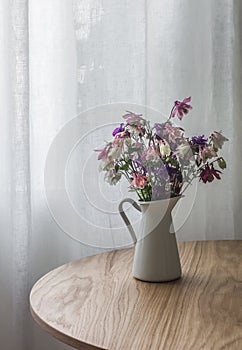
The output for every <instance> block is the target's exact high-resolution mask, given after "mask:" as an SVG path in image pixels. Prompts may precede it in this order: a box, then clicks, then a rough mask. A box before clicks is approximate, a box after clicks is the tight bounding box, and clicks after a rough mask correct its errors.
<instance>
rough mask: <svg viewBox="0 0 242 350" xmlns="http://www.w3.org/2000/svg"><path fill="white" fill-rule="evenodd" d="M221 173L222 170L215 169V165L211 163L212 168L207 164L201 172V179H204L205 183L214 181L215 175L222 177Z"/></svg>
mask: <svg viewBox="0 0 242 350" xmlns="http://www.w3.org/2000/svg"><path fill="white" fill-rule="evenodd" d="M219 174H221V171H219V170H215V169H214V167H213V165H211V168H210V167H209V165H208V164H206V165H205V168H204V169H203V170H202V171H201V173H200V181H201V180H202V181H203V183H206V182H212V181H213V180H214V177H216V178H217V179H218V180H220V179H221V177H220V175H219Z"/></svg>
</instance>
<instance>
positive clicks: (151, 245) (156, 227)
mask: <svg viewBox="0 0 242 350" xmlns="http://www.w3.org/2000/svg"><path fill="white" fill-rule="evenodd" d="M180 198H181V196H179V197H174V198H169V199H162V200H157V201H151V202H139V204H138V203H136V202H135V201H134V200H133V199H131V198H125V199H124V200H122V201H121V203H120V204H119V212H120V215H121V216H122V218H123V220H124V222H125V224H126V225H127V228H128V230H129V232H130V234H131V236H132V239H133V241H134V243H135V253H134V262H133V276H134V277H136V278H138V279H140V280H143V281H147V282H165V281H172V280H175V279H178V278H180V277H181V264H180V258H179V253H178V249H177V241H176V235H175V233H174V229H173V224H172V216H171V212H172V209H173V208H174V207H175V205H176V203H177V201H178V200H179V199H180ZM125 202H128V203H131V204H132V205H133V207H134V208H136V209H137V210H139V211H141V212H142V219H141V225H140V232H139V235H137V234H136V233H135V232H134V229H133V227H132V226H131V224H130V221H129V219H128V218H127V216H126V214H125V213H124V210H123V204H124V203H125ZM171 232H173V233H171Z"/></svg>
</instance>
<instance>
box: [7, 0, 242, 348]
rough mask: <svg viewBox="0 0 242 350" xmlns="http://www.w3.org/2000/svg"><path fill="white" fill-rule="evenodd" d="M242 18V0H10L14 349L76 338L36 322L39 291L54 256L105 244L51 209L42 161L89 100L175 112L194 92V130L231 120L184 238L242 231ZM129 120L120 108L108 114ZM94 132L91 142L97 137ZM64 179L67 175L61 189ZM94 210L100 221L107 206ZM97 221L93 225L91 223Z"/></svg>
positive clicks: (10, 338)
mask: <svg viewBox="0 0 242 350" xmlns="http://www.w3.org/2000/svg"><path fill="white" fill-rule="evenodd" d="M241 18H242V5H241V3H240V1H239V0H237V1H232V0H231V1H227V0H221V1H216V0H213V1H211V0H206V1H193V0H185V1H184V0H162V1H157V0H151V1H145V0H142V1H132V2H127V1H123V2H112V1H108V0H102V1H97V0H88V1H87V0H85V1H84V0H74V1H69V0H64V1H63V0H52V1H48V0H42V1H37V0H29V1H27V0H12V1H7V0H3V1H1V2H0V26H1V30H0V46H1V47H0V70H1V72H0V89H1V90H0V106H1V107H0V118H1V128H0V132H1V137H0V144H1V148H0V149H1V152H0V156H1V164H2V170H1V176H0V186H1V188H0V191H1V201H0V203H1V210H0V215H1V244H0V278H1V283H0V343H1V345H2V346H3V347H4V348H6V349H10V350H11V349H17V348H18V349H19V350H26V349H31V350H37V349H43V348H46V349H65V348H68V347H67V346H65V345H62V344H60V343H59V342H57V341H55V340H54V339H52V338H51V337H49V336H48V335H46V334H45V333H43V332H42V331H41V330H40V329H39V327H38V326H36V325H35V324H34V322H33V321H32V319H31V317H30V315H29V311H28V293H29V290H30V288H31V285H32V284H33V283H34V282H35V281H36V280H37V279H38V278H39V277H40V276H41V275H43V274H44V273H46V272H47V271H49V270H51V269H52V268H54V267H55V266H58V265H60V264H62V263H64V262H66V261H68V260H71V259H76V258H79V257H81V256H84V255H89V254H95V253H98V252H101V251H102V249H98V248H91V247H88V246H85V245H82V244H80V243H78V242H76V241H74V240H72V239H71V238H70V237H69V236H68V235H66V234H65V233H64V232H63V230H62V229H61V228H60V227H59V226H58V225H57V223H56V222H55V221H54V219H53V217H52V215H51V214H50V211H49V209H48V206H47V203H46V199H45V194H44V165H45V159H46V156H47V154H48V150H49V148H50V146H51V144H52V141H53V140H54V138H55V136H56V135H57V134H58V132H60V130H62V128H63V127H64V125H65V124H66V123H67V122H69V121H71V120H72V119H73V118H74V117H75V116H76V115H78V114H79V113H80V112H82V111H84V110H86V109H88V108H92V107H95V106H97V105H103V104H109V103H119V102H123V103H124V109H125V105H130V104H140V105H148V106H150V107H152V108H154V109H156V110H159V111H161V112H162V114H163V115H165V114H168V113H169V108H170V106H171V104H172V103H173V101H174V100H175V99H182V98H183V97H185V96H189V95H192V102H193V106H194V109H193V112H192V113H191V115H190V116H189V117H187V118H186V119H185V118H184V123H183V125H184V127H185V129H186V130H187V131H188V133H189V134H198V133H201V132H204V133H206V132H209V131H210V130H218V129H222V130H223V133H224V134H225V135H226V136H227V137H228V138H229V139H230V142H229V143H227V144H226V147H225V151H224V156H225V158H226V159H227V160H228V168H227V169H226V170H225V171H224V175H223V178H222V180H221V182H217V183H216V184H215V183H214V184H212V185H211V186H209V185H208V186H204V185H202V184H199V186H198V192H197V196H196V200H195V205H194V206H193V208H192V211H191V214H190V216H189V217H188V219H187V221H186V222H185V224H184V225H183V226H182V228H181V229H180V230H179V231H178V233H177V236H178V239H180V240H188V239H195V240H197V239H235V238H236V239H241V238H242V233H241V224H242V222H241V221H242V217H241V215H240V205H241V198H242V193H241V192H242V187H241V184H240V176H241V170H242V169H241V167H242V162H241V160H242V150H241V144H240V135H241V133H242V118H241V115H240V113H241V104H242V102H241V87H242V69H241V68H242V63H241V58H242V54H241V52H242V51H241V48H242V45H241V41H242V39H241V38H242V27H241ZM137 108H139V107H137ZM81 118H82V114H81V115H80V117H79V121H80V123H79V126H80V128H81V127H82V126H83V128H84V127H85V128H86V129H87V130H89V129H90V130H92V129H94V128H95V127H96V124H95V120H93V118H88V117H86V116H85V114H83V119H81ZM119 120H120V115H118V114H116V115H115V114H114V115H113V116H112V117H110V120H109V121H110V122H119ZM98 123H99V121H97V124H98ZM106 132H107V129H104V132H103V138H105V137H106ZM94 135H95V134H94ZM101 136H102V135H99V136H98V137H99V138H98V139H97V141H98V142H100V141H99V140H101V138H102V137H101ZM88 140H89V141H88V142H87V144H86V145H85V147H86V148H85V151H87V150H88V149H89V148H91V147H93V142H94V141H95V140H94V141H93V140H92V139H91V138H90V139H88ZM98 142H97V143H98ZM94 143H95V142H94ZM97 146H99V145H97ZM88 155H89V154H88ZM56 157H57V158H58V154H57V155H56ZM92 159H93V161H94V158H92ZM76 171H77V172H78V171H79V172H80V169H77V170H76ZM73 178H74V179H76V178H77V177H76V176H75V177H73ZM58 181H59V178H58V177H57V178H56V186H57V187H58V184H59V182H58ZM71 186H72V187H73V188H75V186H76V187H77V188H78V186H79V184H78V183H77V184H75V183H71ZM53 190H55V189H53ZM53 193H54V191H53ZM110 198H111V197H110ZM115 198H116V197H115ZM116 199H117V198H116ZM116 204H117V203H116V202H113V206H116ZM115 210H116V207H115ZM91 215H92V219H93V217H94V219H96V221H97V222H98V221H99V220H100V215H101V214H100V212H98V210H96V211H94V212H92V214H91ZM110 217H111V216H110ZM116 220H119V219H118V216H117V215H114V216H112V218H110V220H109V225H110V230H111V232H112V225H115V221H116ZM88 227H89V224H88V223H83V231H84V232H85V230H88ZM123 233H124V234H126V231H125V229H123ZM97 234H100V232H98V230H97ZM104 243H105V242H104ZM106 243H107V245H108V242H106ZM104 245H105V244H104Z"/></svg>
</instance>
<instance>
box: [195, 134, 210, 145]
mask: <svg viewBox="0 0 242 350" xmlns="http://www.w3.org/2000/svg"><path fill="white" fill-rule="evenodd" d="M192 144H193V145H200V146H206V145H207V144H208V140H207V139H205V138H204V135H201V136H193V137H192Z"/></svg>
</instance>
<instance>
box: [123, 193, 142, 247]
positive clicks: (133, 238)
mask: <svg viewBox="0 0 242 350" xmlns="http://www.w3.org/2000/svg"><path fill="white" fill-rule="evenodd" d="M126 202H127V203H130V204H132V206H133V207H134V208H135V209H137V210H138V211H141V208H140V206H139V205H138V204H137V203H136V202H135V201H134V200H133V199H132V198H124V199H123V200H122V201H121V202H120V203H119V206H118V210H119V214H120V215H121V217H122V219H123V221H124V222H125V224H126V226H127V228H128V230H129V233H130V235H131V237H132V240H133V242H134V244H135V243H136V242H137V237H136V234H135V232H134V229H133V227H132V225H131V223H130V221H129V219H128V217H127V215H126V214H125V212H124V210H123V204H124V203H126Z"/></svg>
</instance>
